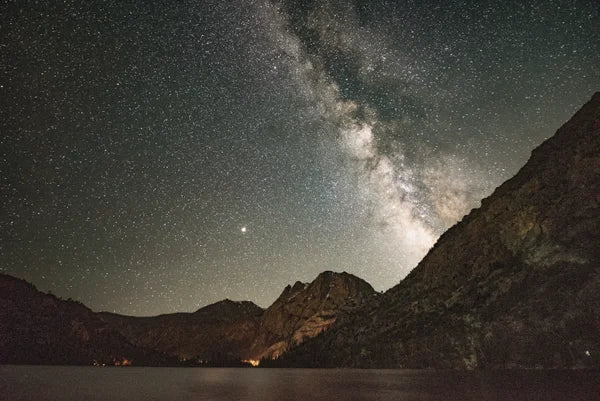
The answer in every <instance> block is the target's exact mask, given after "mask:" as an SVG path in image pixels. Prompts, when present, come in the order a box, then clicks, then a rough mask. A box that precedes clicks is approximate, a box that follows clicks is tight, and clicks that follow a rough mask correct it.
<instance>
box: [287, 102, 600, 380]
mask: <svg viewBox="0 0 600 401" xmlns="http://www.w3.org/2000/svg"><path fill="white" fill-rule="evenodd" d="M599 228H600V93H596V94H595V95H594V96H593V98H592V100H591V101H590V102H588V103H587V104H586V105H585V106H584V107H583V108H582V109H581V110H580V111H579V112H577V113H576V114H575V115H574V116H573V117H572V119H571V120H570V121H568V122H567V123H566V124H565V125H563V126H562V127H561V128H560V129H559V130H558V132H557V133H556V134H555V135H554V136H553V137H551V138H550V139H548V140H547V141H545V142H544V143H543V144H542V145H540V146H539V147H538V148H537V149H535V150H534V151H533V152H532V155H531V158H530V159H529V161H528V162H527V164H526V165H525V166H524V167H523V168H522V169H521V170H520V171H519V172H518V174H517V175H516V176H515V177H513V178H512V179H510V180H508V181H507V182H505V183H504V184H502V185H501V186H500V187H499V188H497V189H496V191H495V192H494V193H493V194H492V195H491V196H490V197H488V198H487V199H484V200H483V201H482V205H481V207H480V208H479V209H475V210H473V211H472V212H471V213H470V214H469V215H468V216H466V217H465V218H464V219H463V220H462V221H461V222H460V223H458V224H456V225H455V226H454V227H452V228H451V229H450V230H448V231H447V232H446V233H445V234H444V235H442V237H441V238H440V239H439V240H438V241H437V243H436V244H435V246H434V247H433V248H432V250H431V251H430V252H429V253H428V255H427V256H426V257H425V258H424V259H423V261H422V262H421V263H420V264H419V265H418V266H417V267H416V268H415V269H414V270H413V271H412V272H411V273H410V274H409V276H407V277H406V278H405V279H404V280H403V281H402V282H401V283H400V284H398V285H397V286H395V287H393V288H392V289H390V290H389V291H388V292H386V293H385V294H384V295H382V296H380V297H377V298H376V299H375V300H374V301H373V302H370V303H369V304H368V305H366V306H364V307H362V308H360V309H359V310H358V311H356V312H355V313H352V314H346V315H344V316H343V317H342V318H340V320H339V322H338V323H337V324H336V325H334V326H333V327H332V328H331V329H330V330H329V331H328V332H327V333H325V334H323V335H321V336H318V337H316V338H314V339H312V340H309V341H308V342H306V343H304V344H303V345H302V346H300V347H297V348H296V349H294V350H292V351H290V352H289V353H287V354H286V355H284V356H283V357H282V358H280V359H279V360H278V361H277V364H278V365H284V366H355V367H356V366H359V367H405V368H423V367H436V368H458V369H463V368H509V367H546V368H550V367H561V368H564V367H585V366H595V367H598V366H600V245H599V244H600V230H599Z"/></svg>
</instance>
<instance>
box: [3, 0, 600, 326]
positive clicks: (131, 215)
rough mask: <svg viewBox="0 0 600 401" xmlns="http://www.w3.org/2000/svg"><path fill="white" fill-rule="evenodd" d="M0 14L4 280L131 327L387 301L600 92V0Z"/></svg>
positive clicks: (267, 1) (266, 3)
mask: <svg viewBox="0 0 600 401" xmlns="http://www.w3.org/2000/svg"><path fill="white" fill-rule="evenodd" d="M0 10H1V12H0V16H1V19H0V172H1V174H0V204H1V205H2V207H1V209H0V271H2V272H4V273H8V274H12V275H15V276H17V277H21V278H24V279H27V280H29V281H31V282H32V283H34V284H35V285H36V286H37V287H38V288H39V289H41V290H44V291H48V290H49V291H52V292H53V293H54V294H56V295H59V296H61V297H64V298H67V297H72V298H74V299H78V300H80V301H82V302H84V303H85V304H86V305H88V306H89V307H91V308H92V309H94V310H108V311H116V312H119V313H124V314H133V315H154V314H158V313H167V312H174V311H193V310H196V309H197V308H199V307H201V306H204V305H207V304H209V303H212V302H216V301H218V300H221V299H224V298H230V299H235V300H251V301H254V302H256V303H257V304H259V305H261V306H263V307H266V306H268V305H270V304H271V303H272V302H273V301H274V300H275V298H276V297H277V296H278V295H279V294H280V292H281V291H282V289H283V287H284V286H285V285H287V284H288V283H293V282H295V281H296V280H301V281H311V280H312V279H314V278H315V277H316V276H317V274H318V273H320V272H322V271H324V270H334V271H347V272H350V273H353V274H355V275H358V276H359V277H362V278H364V279H365V280H367V281H368V282H369V283H371V284H372V285H373V286H374V287H375V288H376V289H377V290H385V289H387V288H390V287H391V286H393V285H395V284H396V283H398V281H399V280H401V279H402V278H403V277H404V276H405V275H406V274H407V273H408V272H409V271H410V270H411V269H412V268H413V267H414V266H416V264H417V263H418V262H419V260H420V259H421V258H422V257H423V256H424V255H425V253H426V252H427V250H428V249H429V248H430V247H431V246H432V245H433V244H434V243H435V241H436V239H437V237H438V236H439V235H440V234H441V233H442V232H443V231H444V230H446V229H447V228H448V227H450V226H451V225H453V224H454V223H456V222H457V221H459V220H460V219H461V217H462V216H463V215H464V214H466V213H468V211H469V210H470V209H471V208H473V207H477V206H478V205H479V201H480V199H481V198H482V197H485V196H487V195H489V194H490V193H491V192H492V191H493V189H494V188H495V187H497V186H498V185H499V184H501V183H502V182H503V181H505V180H506V179H508V178H510V177H511V176H512V175H514V174H515V173H516V172H517V170H518V169H519V168H520V167H521V166H522V165H523V164H524V163H525V161H526V160H527V158H528V156H529V154H530V152H531V150H532V149H533V148H534V147H536V146H537V145H539V144H540V143H541V142H542V141H543V140H544V139H546V138H548V137H549V136H551V135H552V134H553V133H554V132H555V131H556V129H557V128H558V127H559V126H560V125H561V124H562V123H564V122H565V121H566V120H567V119H568V118H569V117H570V116H571V115H572V114H573V113H574V112H575V111H576V110H577V109H579V107H581V105H582V104H583V103H585V102H586V101H587V100H588V99H589V98H590V97H591V95H592V93H593V92H594V91H597V90H598V89H599V88H600V69H599V68H598V66H600V17H599V12H600V6H599V4H598V3H597V2H596V1H595V0H589V1H585V0H581V1H578V0H570V1H563V0H548V1H536V0H533V1H527V2H522V1H512V0H506V1H478V2H472V1H451V2H448V1H416V0H414V1H411V0H407V1H402V2H399V1H385V0H356V1H328V0H322V1H304V0H303V1H300V0H294V1H291V0H284V1H274V0H233V1H221V0H206V1H176V2H174V1H154V2H147V1H141V0H137V1H135V0H130V1H85V2H82V1H74V0H73V1H70V0H66V1H60V2H59V1H43V0H40V1H36V2H29V1H2V2H1V5H0Z"/></svg>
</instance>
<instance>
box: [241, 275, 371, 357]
mask: <svg viewBox="0 0 600 401" xmlns="http://www.w3.org/2000/svg"><path fill="white" fill-rule="evenodd" d="M374 295H375V290H373V287H371V285H370V284H369V283H367V282H366V281H364V280H362V279H360V278H358V277H356V276H354V275H352V274H348V273H346V272H344V273H334V272H331V271H326V272H323V273H321V274H320V275H319V276H318V277H317V278H316V279H315V280H314V281H313V282H311V283H301V282H299V281H297V282H296V283H295V284H294V285H293V286H290V285H288V286H287V287H286V288H285V289H284V290H283V292H282V293H281V295H280V296H279V298H277V300H276V301H275V302H274V303H273V304H272V305H271V306H270V307H269V308H268V309H267V310H266V311H265V313H264V315H263V316H262V319H261V324H260V330H259V333H258V336H257V338H256V340H255V342H254V344H253V347H252V353H253V357H254V358H255V359H263V358H266V359H273V358H277V357H279V356H280V355H282V354H284V353H285V352H286V351H287V350H288V349H289V348H290V347H291V346H294V345H298V344H301V343H302V342H303V341H305V340H306V339H308V338H312V337H315V336H317V335H319V334H321V333H322V332H324V331H326V330H327V329H328V328H329V327H330V326H331V325H332V324H333V323H335V321H336V318H337V315H338V313H339V312H340V311H342V310H351V309H353V308H356V307H357V306H359V305H361V304H363V303H365V301H366V300H368V299H371V298H373V297H374Z"/></svg>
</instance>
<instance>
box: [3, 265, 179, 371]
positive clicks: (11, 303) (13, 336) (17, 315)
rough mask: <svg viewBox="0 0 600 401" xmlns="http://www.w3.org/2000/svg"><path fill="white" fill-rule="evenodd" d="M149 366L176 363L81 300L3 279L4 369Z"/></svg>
mask: <svg viewBox="0 0 600 401" xmlns="http://www.w3.org/2000/svg"><path fill="white" fill-rule="evenodd" d="M132 362H133V363H135V364H143V365H164V364H171V363H173V362H174V361H173V360H171V359H170V358H168V357H165V356H163V355H161V354H159V353H156V352H154V351H150V350H144V349H142V348H139V347H136V346H134V345H133V344H131V343H130V342H129V341H127V339H126V338H125V337H123V336H122V335H121V334H120V333H119V332H118V331H117V330H115V329H113V328H112V327H110V326H109V325H108V324H106V323H105V322H104V321H103V320H102V319H100V318H99V317H98V316H97V315H96V314H95V313H94V312H92V311H91V310H90V309H88V308H87V307H85V306H84V305H82V304H81V303H79V302H76V301H71V300H68V301H65V300H61V299H58V298H57V297H55V296H54V295H50V294H44V293H42V292H40V291H38V290H37V289H36V288H35V287H34V286H33V285H31V284H29V283H27V282H26V281H24V280H20V279H17V278H14V277H11V276H8V275H5V274H0V364H65V365H80V364H82V365H91V364H94V363H97V364H108V365H115V364H129V363H132Z"/></svg>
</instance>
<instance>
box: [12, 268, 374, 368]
mask: <svg viewBox="0 0 600 401" xmlns="http://www.w3.org/2000/svg"><path fill="white" fill-rule="evenodd" d="M374 295H375V291H374V290H373V288H372V287H371V286H370V285H369V284H368V283H367V282H365V281H364V280H361V279H359V278H358V277H355V276H353V275H351V274H348V273H333V272H324V273H322V274H320V275H319V276H318V277H317V278H316V279H315V280H314V281H313V282H312V283H309V284H303V283H300V282H297V283H296V284H295V285H294V286H293V287H292V286H287V287H286V288H285V289H284V291H283V293H282V294H281V296H280V297H279V298H278V299H277V300H276V301H275V303H273V305H271V307H269V308H268V309H267V310H263V309H262V308H260V307H258V306H257V305H255V304H253V303H252V302H247V301H243V302H235V301H230V300H224V301H220V302H217V303H215V304H212V305H208V306H206V307H204V308H201V309H199V310H198V311H196V312H194V313H172V314H165V315H159V316H152V317H133V316H123V315H118V314H114V313H107V312H101V313H95V312H92V311H91V310H90V309H88V308H87V307H85V306H84V305H82V304H81V303H79V302H76V301H71V300H69V301H65V300H61V299H58V298H57V297H55V296H53V295H49V294H44V293H41V292H39V291H38V290H37V289H36V288H35V287H34V286H33V285H31V284H29V283H27V282H25V281H24V280H20V279H16V278H14V277H11V276H7V275H0V363H33V364H68V365H72V364H86V365H90V364H93V363H94V362H96V363H99V364H111V365H114V364H122V363H123V361H127V362H126V363H132V364H134V365H165V364H166V365H178V364H181V363H183V364H190V365H194V364H198V363H201V364H207V365H211V366H214V365H217V366H219V365H227V366H231V365H235V366H237V365H239V363H240V360H258V359H261V358H267V359H270V358H274V357H277V356H280V355H281V354H282V353H284V352H285V351H286V350H287V349H288V348H289V347H290V346H293V345H297V344H300V343H301V342H302V341H303V340H305V339H306V338H311V337H314V336H316V335H318V334H319V333H321V332H323V331H325V330H327V328H329V326H331V324H333V323H334V322H335V320H336V317H337V315H338V313H339V312H340V311H342V310H346V311H347V310H351V309H352V308H355V307H356V306H358V305H362V304H363V303H364V302H365V301H366V300H368V299H370V298H372V297H373V296H374Z"/></svg>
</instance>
